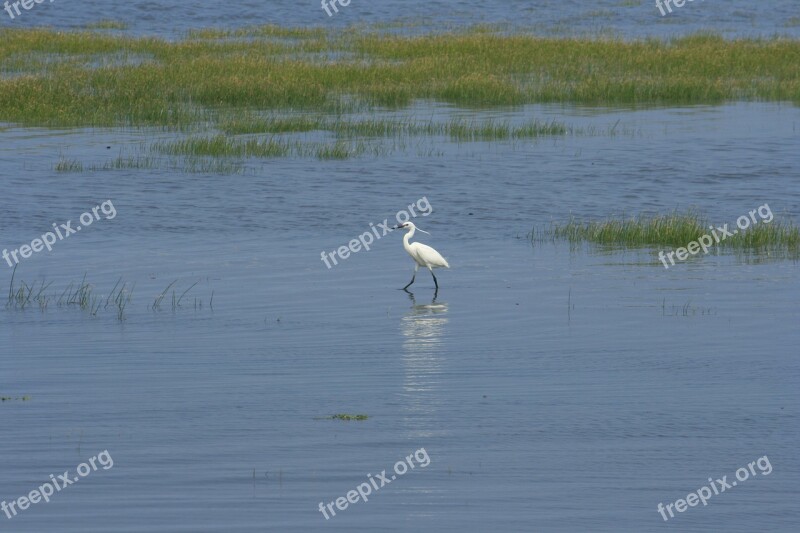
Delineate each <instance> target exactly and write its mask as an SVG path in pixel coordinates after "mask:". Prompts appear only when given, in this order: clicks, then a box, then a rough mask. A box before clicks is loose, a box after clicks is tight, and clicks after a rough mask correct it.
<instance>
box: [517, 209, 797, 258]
mask: <svg viewBox="0 0 800 533" xmlns="http://www.w3.org/2000/svg"><path fill="white" fill-rule="evenodd" d="M710 225H711V223H710V222H709V221H708V219H707V218H706V217H704V216H703V215H701V214H700V213H697V212H694V211H689V212H686V213H679V212H674V213H670V214H666V215H654V216H639V217H629V218H625V217H621V218H612V219H608V220H603V221H579V220H577V219H575V218H572V219H570V220H569V221H568V222H566V223H553V224H552V225H551V226H550V227H549V228H547V229H545V230H543V231H533V232H532V233H531V234H530V235H529V237H530V238H531V239H532V240H536V241H542V240H548V239H555V240H565V241H568V242H570V243H574V244H578V243H584V242H588V243H592V244H598V245H604V246H623V247H628V248H646V247H650V246H672V247H685V246H687V245H688V244H689V243H690V242H692V241H696V240H697V239H698V238H699V237H701V236H703V235H706V234H709V233H710V232H711V230H710V229H709V226H710ZM733 226H734V227H735V224H734V225H733ZM732 229H733V228H732ZM715 245H716V246H721V247H725V248H731V249H734V250H739V251H759V250H778V251H784V252H787V253H788V254H790V255H792V256H797V255H798V253H800V228H798V227H797V226H795V225H794V224H793V223H792V222H791V221H779V220H772V221H771V222H769V223H764V222H763V221H759V223H758V224H752V225H751V226H750V227H749V228H747V229H746V230H739V231H738V233H736V234H735V235H733V236H732V237H727V238H725V239H724V240H720V242H719V244H715Z"/></svg>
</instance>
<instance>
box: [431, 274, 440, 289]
mask: <svg viewBox="0 0 800 533" xmlns="http://www.w3.org/2000/svg"><path fill="white" fill-rule="evenodd" d="M431 276H433V284H434V285H436V291H437V292H438V291H439V281H438V280H437V279H436V274H434V273H433V270H431Z"/></svg>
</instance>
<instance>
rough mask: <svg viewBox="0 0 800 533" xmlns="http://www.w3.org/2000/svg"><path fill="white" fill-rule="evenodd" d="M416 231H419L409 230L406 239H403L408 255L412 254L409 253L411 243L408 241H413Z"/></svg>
mask: <svg viewBox="0 0 800 533" xmlns="http://www.w3.org/2000/svg"><path fill="white" fill-rule="evenodd" d="M416 230H417V228H411V229H410V230H408V232H406V235H405V237H403V248H405V249H406V251H407V252H408V253H411V252H410V251H409V248H410V247H411V243H409V242H408V241H409V240H410V239H411V237H413V236H414V232H415V231H416Z"/></svg>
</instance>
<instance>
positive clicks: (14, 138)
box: [0, 0, 800, 533]
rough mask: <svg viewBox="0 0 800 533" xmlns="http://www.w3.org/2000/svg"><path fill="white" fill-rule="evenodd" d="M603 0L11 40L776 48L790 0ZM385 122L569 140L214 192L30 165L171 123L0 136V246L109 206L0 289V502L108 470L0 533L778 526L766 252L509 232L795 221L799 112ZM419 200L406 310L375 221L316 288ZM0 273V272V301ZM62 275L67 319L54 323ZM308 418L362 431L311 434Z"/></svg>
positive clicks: (257, 177) (215, 14)
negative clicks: (617, 38)
mask: <svg viewBox="0 0 800 533" xmlns="http://www.w3.org/2000/svg"><path fill="white" fill-rule="evenodd" d="M625 4H628V3H622V2H606V1H602V2H596V3H593V4H592V10H597V11H607V12H613V13H614V15H613V16H612V15H603V16H600V15H595V16H589V15H587V14H586V11H587V9H586V7H585V6H586V4H585V3H578V2H558V3H556V2H550V3H546V2H539V3H536V4H535V6H533V7H531V3H530V2H524V3H523V2H507V3H504V4H503V6H502V7H498V6H494V5H489V4H472V5H467V4H464V5H463V6H461V7H460V8H459V9H453V8H452V5H451V4H449V3H445V2H425V3H421V2H420V3H417V2H411V3H409V2H403V3H401V2H385V3H381V4H380V6H381V7H380V8H376V7H374V5H373V6H372V7H367V6H362V5H360V3H359V2H358V0H354V1H353V3H351V5H350V7H348V8H346V9H344V10H343V11H342V13H341V14H340V16H337V17H334V18H332V19H331V20H330V21H328V20H324V19H321V17H320V14H321V10H320V9H319V8H318V6H317V4H316V3H310V4H308V6H307V9H306V8H303V9H299V8H297V6H295V5H290V4H276V3H266V4H265V3H263V2H258V3H255V2H232V3H229V4H226V7H224V8H222V7H220V6H221V4H219V3H213V4H212V3H210V2H205V0H203V1H200V2H195V3H192V4H188V3H175V4H172V5H169V6H156V4H154V3H152V2H149V3H145V2H132V3H125V4H124V5H123V4H122V3H102V2H93V1H86V2H82V3H80V4H76V5H72V4H65V3H62V5H59V2H58V1H56V2H54V3H53V4H41V5H37V6H36V7H34V9H33V10H31V11H30V12H27V13H25V18H24V20H23V19H22V18H21V19H20V20H18V21H14V22H13V24H17V23H19V25H27V24H53V25H56V26H58V27H74V26H76V25H81V24H84V23H86V22H89V21H95V20H99V19H103V18H112V19H121V20H125V21H127V22H129V23H130V25H131V30H130V31H131V32H132V33H135V34H140V33H155V34H159V35H164V36H168V37H175V36H178V35H180V33H181V32H183V31H185V30H186V29H188V28H191V27H202V26H206V25H224V26H238V25H243V24H253V23H266V22H275V23H281V24H345V23H349V22H354V21H362V22H380V21H384V20H391V19H396V18H398V17H409V18H418V17H427V20H428V22H426V23H425V24H427V25H430V26H431V27H435V26H437V25H438V26H441V27H444V26H445V25H447V24H461V23H465V22H480V21H485V22H492V21H502V20H512V19H513V20H515V21H516V22H517V23H519V24H528V25H535V24H540V25H541V28H542V32H543V33H548V32H549V33H560V32H574V33H580V32H584V31H587V32H596V31H598V30H602V29H607V28H611V29H614V30H616V31H619V32H621V33H622V34H623V35H624V36H626V37H636V36H640V35H645V34H646V35H657V36H667V35H672V34H680V33H684V32H689V31H694V30H696V29H698V28H702V27H707V26H709V25H712V26H713V27H715V28H717V29H718V30H720V31H723V32H724V33H726V34H727V35H752V34H772V33H773V32H775V31H779V32H782V33H788V34H792V35H795V36H797V27H784V26H783V24H784V22H785V21H787V20H788V19H789V18H790V17H791V16H796V15H797V14H798V13H797V12H796V11H797V9H796V7H795V5H794V3H791V2H780V1H775V2H763V3H760V4H759V9H758V10H756V9H755V8H754V7H753V4H752V3H749V2H748V3H745V2H739V1H734V2H725V3H722V2H719V3H714V4H713V6H712V3H711V2H707V3H695V4H696V5H695V4H687V5H686V6H684V7H683V8H681V9H680V10H679V11H678V12H677V13H676V14H675V15H674V18H673V19H670V20H669V21H668V20H664V19H661V17H660V16H658V13H657V11H656V8H655V7H654V6H651V5H650V3H649V2H647V3H643V4H641V5H625ZM76 6H78V7H76ZM762 6H767V7H764V8H763V9H762ZM225 13H229V14H230V16H228V17H223V15H224V14H225ZM750 13H752V15H751V14H750ZM690 14H691V15H690ZM0 15H3V13H2V12H0ZM323 16H324V14H323ZM2 23H3V24H8V21H6V20H3V22H2ZM425 24H423V26H422V27H426V26H425ZM397 114H399V115H400V116H402V117H406V118H413V119H415V120H421V121H424V120H430V119H431V118H435V119H437V120H449V119H450V118H453V117H460V118H464V119H467V120H472V119H475V120H483V119H489V118H492V119H497V120H501V121H505V120H508V121H511V122H523V121H526V120H528V119H530V118H538V119H546V120H557V121H560V122H564V123H566V124H568V125H569V126H571V127H573V128H575V129H580V130H582V131H583V132H584V133H583V134H580V135H569V136H566V137H557V138H541V139H536V140H526V141H513V142H505V141H503V142H492V143H483V142H475V143H453V142H451V141H450V140H448V139H445V138H420V139H417V138H415V139H412V140H411V141H408V142H407V143H406V145H405V146H401V147H398V148H397V149H396V150H392V151H391V153H389V154H388V155H382V156H378V157H375V156H370V155H366V156H363V157H359V158H356V159H351V160H346V161H318V160H316V159H302V158H294V159H293V158H285V159H266V160H247V161H243V162H242V163H243V165H244V168H245V172H244V173H243V174H241V175H232V176H221V175H216V174H202V173H181V172H176V171H173V170H142V169H123V170H116V171H104V172H89V171H85V172H78V173H60V172H55V171H54V170H53V167H54V165H55V164H56V163H57V162H58V160H59V159H60V158H61V157H62V156H63V157H66V158H69V159H77V160H80V161H82V162H84V163H86V164H90V163H94V164H98V165H102V164H103V163H104V162H106V161H109V160H111V159H113V158H115V157H117V156H118V155H119V154H131V153H136V150H137V147H140V146H141V145H142V143H146V144H149V143H151V142H152V141H154V140H156V139H159V138H165V139H167V138H171V137H172V136H173V135H172V134H167V133H163V132H156V131H146V130H124V131H120V130H44V129H29V128H15V127H11V128H9V129H5V130H3V129H0V198H2V209H0V247H1V248H3V249H5V248H8V249H10V250H11V249H16V248H18V247H19V246H21V245H23V244H25V243H30V241H31V240H32V239H35V238H37V237H39V236H40V235H42V234H43V233H44V232H46V231H48V230H50V228H51V225H52V224H53V223H65V222H66V221H67V220H72V221H73V225H75V224H77V223H78V222H77V220H78V217H79V216H80V215H81V213H83V212H84V211H87V210H90V209H91V208H92V207H94V206H96V205H99V204H100V203H102V202H104V201H106V200H111V201H112V202H113V205H114V207H115V210H116V216H115V217H114V218H112V219H105V218H102V219H101V220H97V221H96V222H94V223H93V224H91V226H90V227H87V228H83V229H82V230H81V232H80V233H77V234H74V235H71V236H70V237H68V238H66V239H64V240H63V241H59V242H57V243H56V244H55V245H54V247H53V251H52V252H49V253H48V252H40V253H36V254H34V255H33V257H31V258H28V259H24V260H23V261H22V263H21V265H20V266H19V268H18V269H17V271H16V279H17V282H19V280H20V279H23V280H25V281H26V282H27V283H28V284H32V283H35V284H36V285H35V287H40V283H41V282H42V281H43V280H45V283H46V282H53V284H52V286H51V287H50V288H48V289H47V291H46V293H47V294H51V293H52V294H53V295H54V296H53V299H52V300H51V302H50V303H49V305H48V307H47V309H45V310H40V309H39V308H38V307H37V306H36V305H33V306H31V307H29V308H27V309H25V310H18V309H13V308H4V307H0V354H2V357H0V396H2V397H11V398H21V397H23V396H28V397H29V399H26V400H21V399H11V400H7V401H3V402H0V423H1V424H2V433H0V435H2V438H0V502H2V501H6V502H8V501H11V500H15V499H17V498H19V497H20V496H23V495H26V494H28V493H29V492H30V491H31V490H33V489H35V488H37V487H38V486H40V485H41V484H42V483H44V482H47V481H48V480H49V476H50V474H54V475H59V474H61V473H62V472H64V471H65V470H69V471H71V472H74V471H75V468H76V466H77V465H78V464H80V463H82V462H84V461H86V460H88V459H89V458H90V457H92V456H96V455H97V454H98V453H100V452H102V451H103V450H108V452H109V454H110V455H111V457H113V461H114V466H113V467H112V468H110V469H108V470H103V469H99V470H98V471H97V472H93V473H91V474H90V475H88V476H87V477H85V478H84V479H81V480H80V481H79V482H78V483H76V484H74V485H72V486H70V487H69V488H68V490H67V489H64V491H62V492H59V493H57V494H55V495H54V496H52V498H51V501H50V502H49V503H44V502H40V503H37V504H35V505H33V506H32V507H31V508H29V509H27V510H24V511H21V512H20V513H19V514H18V515H17V516H15V517H13V518H12V519H10V520H9V519H7V518H4V515H3V514H0V529H3V530H7V531H20V532H37V533H38V532H41V531H49V530H53V529H56V528H58V529H59V530H60V531H65V532H76V533H77V532H80V533H84V532H94V531H96V532H104V533H108V532H138V531H153V532H180V531H186V532H189V531H191V532H200V531H209V532H211V531H215V532H216V531H226V532H228V531H230V532H255V531H298V532H299V531H317V530H322V528H326V529H330V530H337V531H374V530H376V529H379V530H386V531H487V530H497V531H586V530H592V531H632V532H633V531H636V532H641V531H661V530H666V529H667V528H672V529H675V528H677V529H679V530H680V531H709V530H713V531H717V530H726V531H742V532H744V531H748V532H749V531H753V530H764V531H794V530H795V529H796V526H797V524H798V521H800V512H798V510H797V505H796V487H797V483H798V481H800V476H799V474H800V460H798V458H797V453H796V443H797V441H798V437H800V423H799V422H798V412H797V406H798V399H800V394H799V393H798V378H800V363H798V359H797V345H798V341H799V340H800V336H798V330H797V324H798V318H800V312H798V305H797V295H798V289H800V271H798V263H797V261H793V260H791V259H786V258H782V257H771V256H766V255H751V256H737V255H735V254H730V253H729V252H726V251H719V250H714V251H713V252H712V253H710V254H708V255H705V256H699V257H696V258H693V259H692V260H690V261H687V262H685V263H681V264H678V265H675V266H674V267H672V268H670V269H669V270H665V269H664V268H663V266H662V265H661V263H660V262H659V260H658V257H657V252H658V250H641V251H631V250H629V251H625V250H600V249H595V248H592V247H578V248H570V246H568V245H565V244H562V243H551V242H538V241H536V242H533V243H532V242H531V241H530V240H529V239H528V238H527V234H528V233H529V232H530V231H531V229H532V228H533V227H534V226H535V227H537V228H542V227H545V226H546V225H547V224H548V223H549V222H550V221H552V220H558V221H564V220H566V219H568V217H569V216H570V215H575V216H578V217H580V218H583V219H602V218H606V217H609V216H612V215H620V214H635V213H664V212H668V211H670V210H672V209H680V210H683V209H686V208H697V209H698V210H700V211H701V212H703V213H705V214H707V215H708V217H709V218H710V220H711V221H713V222H714V223H715V224H718V225H722V224H724V223H728V224H730V225H733V224H734V223H735V221H736V219H737V217H739V216H741V215H746V214H747V213H748V211H750V210H753V209H757V208H758V207H759V206H762V205H764V204H768V205H769V207H770V209H771V210H772V212H773V213H774V214H775V215H776V217H777V218H783V219H785V218H787V217H788V218H793V219H794V220H795V221H797V214H798V213H799V212H800V182H799V181H798V176H799V175H800V158H799V157H797V148H798V141H799V140H800V109H799V108H798V107H796V106H792V105H789V104H761V103H749V104H744V103H739V104H728V105H723V106H696V107H684V108H671V109H640V110H628V109H605V108H601V109H598V108H583V107H571V106H538V105H537V106H526V107H522V108H512V109H494V110H485V111H482V112H474V111H465V110H461V109H457V108H452V107H450V106H445V105H432V104H424V103H420V104H418V105H417V106H415V107H413V108H411V109H408V110H404V111H401V112H395V113H394V114H393V115H397ZM390 115H391V114H390ZM423 197H424V198H426V199H427V201H428V202H429V205H430V206H431V207H432V211H431V212H430V213H429V214H428V215H427V216H419V217H418V218H417V219H415V222H417V223H418V225H419V226H420V227H421V228H422V229H425V230H427V231H430V232H431V235H424V234H422V235H420V234H417V237H418V238H419V240H420V241H421V242H425V243H427V244H430V245H432V246H434V247H435V248H437V249H438V250H439V251H441V252H442V253H443V255H445V256H446V257H447V259H448V261H449V262H450V264H451V266H452V268H451V269H450V270H447V271H438V273H437V276H438V279H439V281H440V284H441V290H440V291H439V292H438V294H436V293H435V292H434V288H433V283H432V280H431V278H430V275H429V274H427V273H426V272H420V273H419V275H418V276H417V281H416V283H415V284H414V285H412V286H411V290H412V291H413V294H412V295H409V294H406V293H405V292H402V291H399V290H397V289H398V288H400V287H402V286H403V285H405V284H406V283H407V282H408V280H409V279H410V276H411V273H412V271H413V267H412V263H411V261H410V259H409V258H408V256H407V255H406V254H405V252H404V251H403V249H402V235H400V234H398V233H397V232H394V233H390V234H388V235H385V236H382V237H381V238H380V239H375V241H374V242H373V245H372V249H371V250H370V251H361V252H358V253H355V254H353V255H352V256H350V257H349V258H347V259H346V260H340V262H339V264H338V265H336V266H334V267H333V268H331V269H328V268H326V266H325V264H324V263H323V262H322V261H321V258H320V253H321V252H323V251H328V252H330V251H333V250H335V249H337V248H338V247H340V246H343V245H347V243H348V241H350V240H351V239H354V238H356V237H358V236H359V235H360V234H362V233H364V232H367V231H370V227H371V226H370V224H373V225H377V224H378V223H381V222H383V221H384V220H385V219H388V221H389V222H390V223H391V222H393V220H392V219H393V218H394V217H395V215H396V214H397V213H398V212H399V211H401V210H404V209H406V208H407V206H408V205H409V204H411V203H412V202H416V201H418V200H419V199H421V198H423ZM422 205H424V204H422ZM11 274H12V269H11V268H9V267H8V266H7V265H6V264H5V263H4V262H0V287H2V288H3V289H5V288H6V287H8V285H9V282H10V280H11ZM84 275H85V276H86V279H87V281H89V282H90V283H91V284H92V285H93V290H94V294H95V295H96V296H98V297H99V299H98V301H99V303H100V310H99V311H98V312H97V316H91V315H90V313H89V312H87V311H81V310H79V309H76V308H74V307H65V306H62V307H59V306H58V305H57V300H58V297H59V294H61V292H62V291H63V290H64V289H65V288H66V287H67V286H68V285H69V283H70V282H75V283H79V282H80V281H81V279H82V278H83V277H84ZM120 277H122V278H123V280H124V282H126V283H128V284H129V285H128V286H130V284H132V283H135V288H134V290H133V296H132V300H131V303H130V304H129V306H128V308H127V309H126V311H125V320H123V321H122V322H120V321H119V320H118V319H117V317H116V315H115V313H114V312H113V311H112V310H111V309H110V308H108V309H106V308H105V307H104V305H103V304H104V302H105V299H106V297H107V295H108V294H109V292H110V291H111V290H112V288H113V287H114V285H115V283H116V282H117V280H118V279H119V278H120ZM174 280H178V281H177V284H176V285H175V286H174V288H175V293H176V298H180V297H181V294H182V293H183V292H184V291H186V290H187V289H189V288H190V286H191V285H192V284H193V283H195V282H197V285H195V286H194V287H193V288H191V289H190V290H189V292H188V293H186V295H185V296H184V298H183V300H182V301H181V306H180V307H179V308H177V309H173V308H172V293H170V294H167V295H166V297H165V299H164V301H163V303H162V305H161V310H160V311H159V310H153V309H151V305H152V304H153V302H154V300H155V299H156V298H157V296H158V295H159V294H160V293H161V292H162V291H163V290H164V289H165V288H166V287H167V286H168V285H169V284H170V283H171V282H173V281H174ZM212 295H213V306H212V305H211V299H212ZM336 413H350V414H366V415H368V416H369V418H368V419H367V420H365V421H341V420H330V419H326V417H330V416H331V415H333V414H336ZM420 448H424V449H425V450H426V452H427V454H428V456H429V458H430V464H429V465H428V466H426V467H424V468H422V467H421V466H417V468H415V469H414V470H413V471H409V472H408V473H407V474H406V475H403V476H399V477H398V478H397V479H396V480H395V481H392V482H391V484H389V485H387V486H385V487H383V488H381V489H380V490H379V491H376V492H375V493H374V494H372V495H371V496H370V497H369V501H368V502H366V503H365V502H359V503H357V504H354V505H351V507H350V508H348V509H347V510H345V511H338V510H337V515H336V516H335V517H332V518H331V519H330V520H328V521H326V520H325V518H324V517H323V515H322V514H321V513H320V512H319V510H318V505H319V502H321V501H322V502H325V503H328V502H331V501H334V500H336V498H338V497H342V496H345V495H346V494H347V492H348V491H350V490H353V489H355V488H356V487H357V486H358V485H359V484H361V483H363V482H365V481H367V479H368V475H370V474H371V475H375V474H377V473H379V472H381V471H382V470H384V469H386V470H387V472H388V473H390V474H391V469H392V467H393V465H394V464H395V462H396V461H398V460H399V459H402V458H403V457H405V456H408V455H409V454H412V453H413V452H414V451H415V450H418V449H420ZM765 455H766V456H768V458H769V461H770V464H771V465H772V467H773V471H772V472H771V473H770V474H769V475H763V474H761V473H758V474H757V475H754V476H751V477H750V478H749V479H748V480H747V481H745V482H741V483H740V484H739V485H738V486H736V487H734V488H732V489H729V490H728V491H726V492H725V493H723V494H719V495H715V496H713V497H712V498H711V499H710V500H709V501H708V505H707V506H698V507H696V508H690V509H688V510H687V511H686V512H684V513H679V514H677V516H676V517H675V518H673V519H671V520H670V521H669V522H664V520H663V519H662V518H661V516H660V515H659V513H658V512H657V510H656V506H657V505H658V503H659V502H662V503H664V504H665V505H666V504H668V503H672V502H674V501H675V500H677V499H678V498H685V497H686V495H687V494H688V493H690V492H692V491H696V490H698V489H700V488H701V487H702V486H704V485H708V478H709V477H711V476H713V478H714V479H717V478H722V476H725V475H727V477H728V480H729V481H731V480H733V479H734V478H735V475H734V473H735V472H736V470H737V469H738V468H740V467H746V466H747V464H748V463H750V462H752V461H756V460H757V459H758V458H760V457H762V456H765ZM756 472H759V470H756ZM0 513H1V512H0Z"/></svg>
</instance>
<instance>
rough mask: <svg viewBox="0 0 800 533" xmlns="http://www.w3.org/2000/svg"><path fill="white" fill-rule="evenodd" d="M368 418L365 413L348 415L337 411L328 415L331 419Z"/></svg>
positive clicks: (359, 419)
mask: <svg viewBox="0 0 800 533" xmlns="http://www.w3.org/2000/svg"><path fill="white" fill-rule="evenodd" d="M368 418H369V416H367V415H350V414H347V413H338V414H335V415H333V416H331V417H330V419H331V420H348V421H350V420H358V421H361V420H366V419H368Z"/></svg>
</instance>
